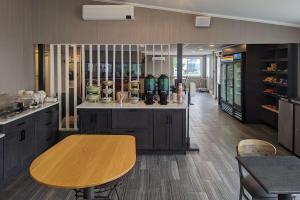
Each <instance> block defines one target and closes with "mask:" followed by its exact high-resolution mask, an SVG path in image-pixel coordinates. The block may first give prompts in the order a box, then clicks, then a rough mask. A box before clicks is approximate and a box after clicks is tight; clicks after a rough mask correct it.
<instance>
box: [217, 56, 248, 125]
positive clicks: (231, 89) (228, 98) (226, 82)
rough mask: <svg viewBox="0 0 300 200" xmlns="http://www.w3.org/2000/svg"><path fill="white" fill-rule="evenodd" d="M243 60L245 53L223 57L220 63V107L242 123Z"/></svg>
mask: <svg viewBox="0 0 300 200" xmlns="http://www.w3.org/2000/svg"><path fill="white" fill-rule="evenodd" d="M245 58H246V54H245V53H235V54H231V55H223V57H222V63H221V92H220V93H221V97H220V100H219V102H220V107H221V109H222V110H223V111H225V112H227V113H228V114H230V115H231V116H233V117H235V118H237V119H239V120H241V121H244V113H243V111H244V109H243V92H244V91H243V73H242V72H243V68H244V67H245Z"/></svg>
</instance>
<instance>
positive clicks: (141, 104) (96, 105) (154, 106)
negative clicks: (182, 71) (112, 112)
mask: <svg viewBox="0 0 300 200" xmlns="http://www.w3.org/2000/svg"><path fill="white" fill-rule="evenodd" d="M77 109H187V104H186V103H183V104H178V103H169V104H167V105H160V104H159V103H154V104H152V105H146V104H145V103H144V102H143V101H140V102H139V103H137V104H132V103H123V104H119V103H116V102H113V103H108V104H106V103H92V102H87V101H85V102H83V103H82V104H80V105H78V106H77Z"/></svg>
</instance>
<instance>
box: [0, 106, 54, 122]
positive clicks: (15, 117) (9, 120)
mask: <svg viewBox="0 0 300 200" xmlns="http://www.w3.org/2000/svg"><path fill="white" fill-rule="evenodd" d="M57 104H58V102H54V103H44V104H42V105H41V106H40V107H39V108H35V109H28V110H25V111H23V112H21V113H19V114H16V115H15V116H13V117H9V118H3V119H0V125H5V124H8V123H10V122H13V121H15V120H18V119H21V118H22V117H26V116H28V115H31V114H33V113H36V112H39V111H41V110H44V109H46V108H49V107H51V106H54V105H57Z"/></svg>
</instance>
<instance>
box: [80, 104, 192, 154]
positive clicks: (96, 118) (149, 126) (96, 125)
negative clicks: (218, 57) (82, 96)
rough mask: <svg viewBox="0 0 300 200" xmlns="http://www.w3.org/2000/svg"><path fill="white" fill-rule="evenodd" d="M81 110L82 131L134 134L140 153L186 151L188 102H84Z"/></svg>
mask: <svg viewBox="0 0 300 200" xmlns="http://www.w3.org/2000/svg"><path fill="white" fill-rule="evenodd" d="M77 109H78V110H79V121H80V122H79V124H80V132H81V133H89V134H119V135H133V136H135V138H136V143H137V144H136V146H137V149H138V150H139V151H140V152H141V151H142V152H171V153H175V152H185V150H186V129H187V109H188V107H187V105H186V104H176V103H169V104H168V105H160V104H158V103H155V104H153V105H146V104H145V103H144V102H142V101H141V102H139V103H137V104H131V103H123V104H118V103H109V104H104V103H90V102H83V103H82V104H80V105H78V106H77Z"/></svg>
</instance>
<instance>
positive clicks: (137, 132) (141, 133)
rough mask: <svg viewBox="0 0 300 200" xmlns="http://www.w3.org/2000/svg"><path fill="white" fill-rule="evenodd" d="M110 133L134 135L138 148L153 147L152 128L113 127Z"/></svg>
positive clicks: (146, 148) (148, 148)
mask: <svg viewBox="0 0 300 200" xmlns="http://www.w3.org/2000/svg"><path fill="white" fill-rule="evenodd" d="M109 133H110V134H115V135H132V136H134V137H135V140H136V148H137V149H139V150H150V149H153V131H152V130H151V129H112V130H110V131H109Z"/></svg>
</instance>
